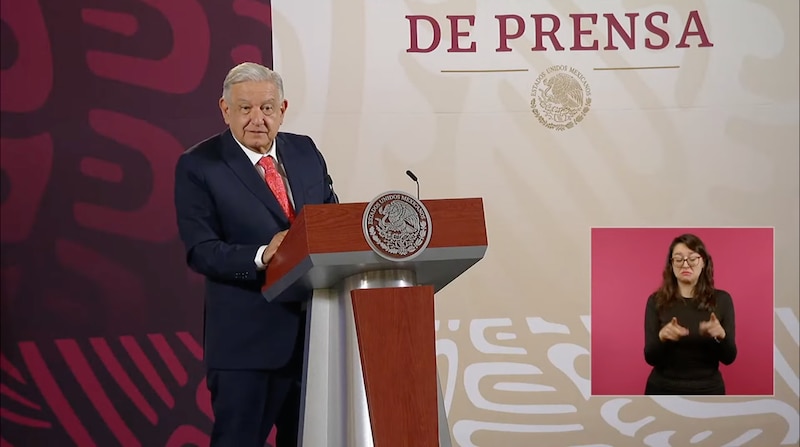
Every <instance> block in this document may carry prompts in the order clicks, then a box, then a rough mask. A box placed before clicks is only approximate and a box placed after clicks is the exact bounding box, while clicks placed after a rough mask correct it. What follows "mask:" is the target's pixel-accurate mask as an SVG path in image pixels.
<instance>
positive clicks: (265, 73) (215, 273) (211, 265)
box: [175, 63, 335, 447]
mask: <svg viewBox="0 0 800 447" xmlns="http://www.w3.org/2000/svg"><path fill="white" fill-rule="evenodd" d="M219 106H220V110H221V111H222V116H223V118H224V119H225V123H226V124H227V125H228V127H229V128H228V130H226V131H225V132H223V133H221V134H219V135H215V136H213V137H211V138H209V139H207V140H205V141H203V142H201V143H199V144H197V145H196V146H194V147H192V148H191V149H189V150H188V151H186V152H185V153H184V154H183V155H182V156H181V157H180V159H179V161H178V164H177V167H176V173H175V209H176V213H177V218H178V228H179V230H180V235H181V239H182V240H183V243H184V245H185V247H186V261H187V263H188V265H189V266H190V267H191V268H192V269H193V270H194V271H196V272H198V273H200V274H202V275H204V276H205V277H206V291H205V322H204V324H205V327H204V345H205V364H206V368H207V376H206V379H207V385H208V389H209V391H210V393H211V403H212V409H213V411H214V428H213V430H212V433H211V446H212V447H223V446H225V447H227V446H230V447H263V445H264V443H265V440H266V438H267V436H268V435H269V431H270V429H271V428H272V425H273V424H275V425H277V429H278V438H277V446H278V447H296V446H297V430H298V422H299V407H300V380H301V377H302V366H303V349H304V345H305V342H304V335H305V311H304V308H305V302H306V301H307V300H309V299H310V298H311V290H308V289H307V288H304V287H302V286H300V285H299V284H296V285H294V286H291V287H289V288H288V289H287V290H286V291H285V292H284V293H282V294H281V295H280V296H279V297H278V298H277V299H276V300H275V302H267V301H266V300H265V299H264V298H263V297H262V295H261V291H260V290H261V286H262V284H263V283H264V279H265V274H266V273H265V269H266V266H267V265H268V264H269V262H270V259H271V258H272V256H273V255H274V254H275V251H276V250H277V249H278V247H279V246H280V244H281V241H282V240H283V238H284V236H285V234H286V232H287V229H288V228H289V226H290V225H291V221H292V220H293V218H294V216H295V215H296V214H297V213H299V212H300V210H301V209H302V207H303V205H305V204H309V203H311V204H317V203H333V202H334V201H335V196H334V194H333V190H332V188H331V187H330V185H329V182H328V179H329V177H328V172H327V166H326V164H325V160H324V158H323V157H322V154H321V153H320V151H319V150H318V149H317V147H316V146H315V144H314V142H313V141H312V140H311V138H309V137H308V136H304V135H296V134H290V133H284V132H279V131H278V129H279V128H280V125H281V124H282V123H283V117H284V114H285V113H286V108H287V106H288V102H287V101H286V99H285V98H284V94H283V81H282V80H281V77H280V76H279V75H278V74H277V73H275V72H274V71H272V70H270V69H268V68H266V67H263V66H261V65H258V64H254V63H243V64H240V65H238V66H236V67H234V68H233V69H231V71H230V72H229V73H228V75H227V77H226V78H225V82H224V84H223V95H222V98H220V100H219Z"/></svg>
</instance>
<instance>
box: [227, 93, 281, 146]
mask: <svg viewBox="0 0 800 447" xmlns="http://www.w3.org/2000/svg"><path fill="white" fill-rule="evenodd" d="M229 96H230V97H229V98H228V100H229V101H230V102H228V100H226V99H225V98H220V100H219V108H220V110H221V111H222V117H223V118H224V119H225V124H227V125H228V127H229V128H230V129H231V132H232V133H233V136H234V137H236V139H237V140H239V142H240V143H242V144H243V145H245V147H247V148H249V149H250V150H252V151H255V152H259V153H262V154H266V153H267V152H269V149H270V147H272V142H273V141H274V140H275V137H276V136H277V135H278V129H280V127H281V124H283V115H284V113H286V108H287V107H288V106H289V103H288V102H287V101H286V100H285V99H282V98H280V95H279V94H278V89H277V87H275V84H273V83H272V82H269V81H245V82H240V83H238V84H233V85H232V86H231V88H230V95H229Z"/></svg>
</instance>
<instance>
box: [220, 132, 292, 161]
mask: <svg viewBox="0 0 800 447" xmlns="http://www.w3.org/2000/svg"><path fill="white" fill-rule="evenodd" d="M231 136H233V134H231ZM233 141H235V142H236V144H238V145H239V147H240V148H241V149H242V150H243V151H244V153H245V155H247V158H249V159H250V164H252V165H253V166H255V165H256V164H257V163H258V160H261V159H262V158H263V157H266V156H268V155H271V156H272V158H274V159H275V162H276V163H280V160H279V159H278V151H277V150H275V147H276V145H277V144H276V143H277V141H278V138H275V139H274V140H272V147H270V148H269V152H267V153H266V154H259V153H258V152H256V151H253V150H250V149H248V148H247V147H246V146H245V145H243V144H242V143H240V142H239V140H237V139H236V137H235V136H234V137H233Z"/></svg>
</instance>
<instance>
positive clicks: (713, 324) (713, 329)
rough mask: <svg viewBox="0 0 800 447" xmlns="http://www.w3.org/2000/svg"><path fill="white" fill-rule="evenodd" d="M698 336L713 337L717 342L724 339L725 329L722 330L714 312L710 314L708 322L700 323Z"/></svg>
mask: <svg viewBox="0 0 800 447" xmlns="http://www.w3.org/2000/svg"><path fill="white" fill-rule="evenodd" d="M700 335H705V336H708V337H713V338H715V339H717V340H724V339H725V329H723V328H722V325H721V324H720V323H719V320H717V315H716V314H714V312H711V318H710V319H709V320H708V321H701V322H700Z"/></svg>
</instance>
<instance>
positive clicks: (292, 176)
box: [276, 133, 306, 215]
mask: <svg viewBox="0 0 800 447" xmlns="http://www.w3.org/2000/svg"><path fill="white" fill-rule="evenodd" d="M277 139H278V145H277V148H276V150H277V151H278V158H279V159H280V160H281V163H283V169H284V170H285V171H286V177H287V179H288V180H289V188H291V189H292V201H294V211H295V215H297V214H300V210H301V209H303V205H305V203H306V196H305V191H306V188H305V185H303V182H302V180H301V179H302V176H301V175H300V172H301V171H302V169H303V161H302V158H301V157H300V156H299V154H300V153H299V151H298V150H297V148H296V147H294V145H292V143H290V142H289V140H288V138H286V137H285V136H284V135H283V134H280V133H279V134H278V138H277Z"/></svg>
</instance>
